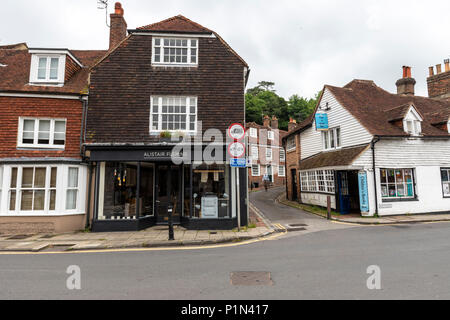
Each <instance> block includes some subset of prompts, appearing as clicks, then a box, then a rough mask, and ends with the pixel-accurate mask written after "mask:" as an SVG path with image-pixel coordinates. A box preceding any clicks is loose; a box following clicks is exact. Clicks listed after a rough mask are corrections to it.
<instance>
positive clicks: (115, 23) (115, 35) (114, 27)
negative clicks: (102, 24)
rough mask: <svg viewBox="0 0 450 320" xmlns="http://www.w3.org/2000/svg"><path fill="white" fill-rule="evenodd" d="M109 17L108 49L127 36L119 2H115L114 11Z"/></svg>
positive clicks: (125, 23)
mask: <svg viewBox="0 0 450 320" xmlns="http://www.w3.org/2000/svg"><path fill="white" fill-rule="evenodd" d="M110 17H111V27H110V31H109V50H111V49H113V48H114V47H116V46H117V45H118V44H119V43H120V42H121V41H122V40H123V39H125V37H126V36H127V22H126V21H125V19H124V17H123V8H122V4H121V3H120V2H116V5H115V7H114V13H112V14H111V15H110Z"/></svg>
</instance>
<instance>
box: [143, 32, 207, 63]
mask: <svg viewBox="0 0 450 320" xmlns="http://www.w3.org/2000/svg"><path fill="white" fill-rule="evenodd" d="M156 40H159V41H160V45H159V46H156ZM164 40H169V41H170V40H175V41H187V46H186V47H179V48H177V47H171V46H169V48H167V46H165V45H164ZM193 40H194V41H196V42H197V46H193V45H192V41H193ZM156 47H158V48H160V54H159V56H160V61H159V62H157V61H155V56H156V54H155V53H156V50H155V48H156ZM199 47H200V42H199V38H182V37H153V39H152V65H154V66H180V67H193V66H198V63H199ZM168 49H169V50H170V49H175V50H176V49H187V62H164V53H165V50H168ZM191 50H197V54H196V62H192V56H193V55H192V51H191Z"/></svg>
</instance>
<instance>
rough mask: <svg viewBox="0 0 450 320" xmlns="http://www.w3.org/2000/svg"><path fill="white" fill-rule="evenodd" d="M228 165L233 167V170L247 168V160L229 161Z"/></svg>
mask: <svg viewBox="0 0 450 320" xmlns="http://www.w3.org/2000/svg"><path fill="white" fill-rule="evenodd" d="M230 164H231V167H233V168H246V167H247V159H245V158H239V159H231V160H230Z"/></svg>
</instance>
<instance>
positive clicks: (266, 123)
mask: <svg viewBox="0 0 450 320" xmlns="http://www.w3.org/2000/svg"><path fill="white" fill-rule="evenodd" d="M263 126H264V127H267V128H268V127H270V118H269V116H264V118H263Z"/></svg>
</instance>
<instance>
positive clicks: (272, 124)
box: [270, 116, 278, 129]
mask: <svg viewBox="0 0 450 320" xmlns="http://www.w3.org/2000/svg"><path fill="white" fill-rule="evenodd" d="M270 127H271V128H272V129H278V118H277V117H276V116H273V117H272V121H270Z"/></svg>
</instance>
